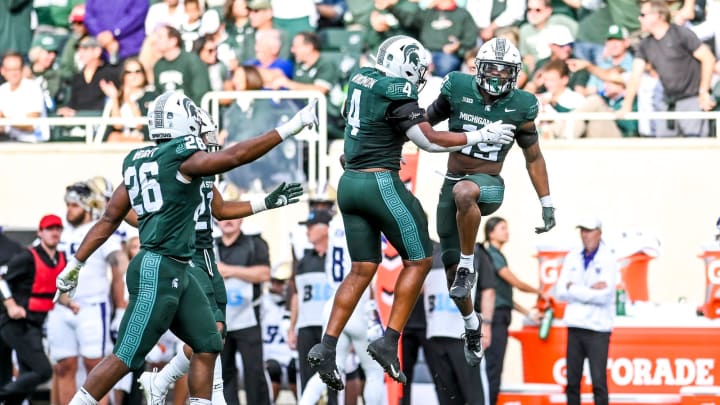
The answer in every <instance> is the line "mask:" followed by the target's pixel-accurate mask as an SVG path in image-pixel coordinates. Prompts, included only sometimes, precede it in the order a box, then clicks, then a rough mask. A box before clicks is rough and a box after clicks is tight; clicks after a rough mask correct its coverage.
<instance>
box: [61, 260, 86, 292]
mask: <svg viewBox="0 0 720 405" xmlns="http://www.w3.org/2000/svg"><path fill="white" fill-rule="evenodd" d="M84 264H85V263H83V262H81V261H79V260H78V259H76V258H75V256H73V257H71V258H70V260H69V261H68V263H67V264H66V265H65V268H64V269H63V271H61V272H60V274H58V276H57V279H56V280H55V286H56V287H57V292H55V298H53V301H54V302H57V300H58V299H60V294H62V293H67V295H68V297H70V298H72V297H73V296H74V295H75V289H76V288H77V285H78V278H79V276H80V269H81V268H82V266H83V265H84Z"/></svg>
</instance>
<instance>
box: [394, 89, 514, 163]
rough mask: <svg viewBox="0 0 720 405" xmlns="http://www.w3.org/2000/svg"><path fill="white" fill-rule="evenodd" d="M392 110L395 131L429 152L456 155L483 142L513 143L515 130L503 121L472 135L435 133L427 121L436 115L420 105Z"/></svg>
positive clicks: (446, 132)
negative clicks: (425, 110) (454, 153)
mask: <svg viewBox="0 0 720 405" xmlns="http://www.w3.org/2000/svg"><path fill="white" fill-rule="evenodd" d="M391 108H392V110H391V111H390V113H389V114H388V115H389V117H390V119H391V121H393V122H394V125H395V126H396V129H399V130H400V131H401V132H404V133H405V135H406V136H407V137H408V139H410V140H411V141H412V142H413V143H414V144H416V145H417V146H418V147H419V148H420V149H422V150H425V151H428V152H454V151H458V150H460V149H462V148H464V147H466V146H468V145H474V144H477V143H480V142H485V143H500V144H510V143H512V142H513V140H514V132H513V131H514V130H515V126H514V125H511V124H503V123H502V121H497V122H493V123H491V124H488V125H485V126H484V127H483V128H481V129H479V130H475V131H469V132H450V131H436V130H434V129H433V127H432V126H431V125H430V122H428V118H427V117H428V116H432V115H433V114H427V115H426V113H425V112H424V111H423V109H422V108H420V107H419V106H418V105H417V102H415V101H410V102H406V103H403V104H401V105H398V106H396V107H394V108H393V107H391Z"/></svg>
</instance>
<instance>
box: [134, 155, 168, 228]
mask: <svg viewBox="0 0 720 405" xmlns="http://www.w3.org/2000/svg"><path fill="white" fill-rule="evenodd" d="M158 171H159V170H158V164H157V162H145V163H143V164H141V165H140V167H139V168H137V169H136V168H135V167H133V166H130V167H128V168H127V169H126V170H125V184H126V185H127V186H128V194H129V195H130V201H131V202H132V203H133V209H134V210H135V212H137V214H138V215H142V214H144V213H146V212H155V211H157V210H159V209H160V207H162V204H163V198H162V192H161V191H160V183H158V181H157V176H158ZM140 184H143V185H144V186H143V187H142V188H141V187H140ZM138 196H141V197H142V199H141V201H142V203H141V204H135V202H136V201H137V197H138Z"/></svg>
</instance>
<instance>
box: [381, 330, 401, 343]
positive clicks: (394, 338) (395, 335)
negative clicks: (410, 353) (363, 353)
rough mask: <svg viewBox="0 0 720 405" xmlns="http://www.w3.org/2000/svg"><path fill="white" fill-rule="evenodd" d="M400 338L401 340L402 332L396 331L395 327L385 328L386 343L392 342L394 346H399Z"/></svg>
mask: <svg viewBox="0 0 720 405" xmlns="http://www.w3.org/2000/svg"><path fill="white" fill-rule="evenodd" d="M399 340H400V332H398V331H396V330H395V329H393V328H387V329H385V342H386V343H390V344H392V345H394V346H397V344H398V341H399Z"/></svg>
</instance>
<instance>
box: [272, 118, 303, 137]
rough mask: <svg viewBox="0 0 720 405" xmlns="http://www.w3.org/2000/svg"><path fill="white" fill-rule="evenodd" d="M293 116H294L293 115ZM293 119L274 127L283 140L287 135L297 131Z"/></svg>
mask: <svg viewBox="0 0 720 405" xmlns="http://www.w3.org/2000/svg"><path fill="white" fill-rule="evenodd" d="M293 118H294V117H293ZM293 121H294V119H290V120H289V121H287V122H285V123H283V124H282V125H280V126H279V127H277V128H275V131H277V133H278V134H279V135H280V138H282V140H283V141H284V140H285V139H287V138H288V137H289V136H292V135H295V134H297V133H298V132H299V131H297V130H296V129H295V128H294V127H296V126H297V124H295V122H293Z"/></svg>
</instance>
